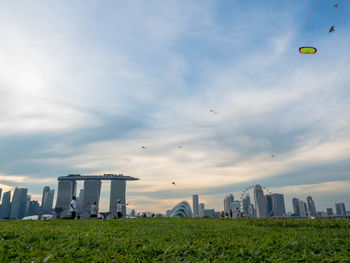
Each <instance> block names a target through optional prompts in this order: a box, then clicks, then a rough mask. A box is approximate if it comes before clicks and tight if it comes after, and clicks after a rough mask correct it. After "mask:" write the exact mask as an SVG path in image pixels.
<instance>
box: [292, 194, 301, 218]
mask: <svg viewBox="0 0 350 263" xmlns="http://www.w3.org/2000/svg"><path fill="white" fill-rule="evenodd" d="M292 203H293V214H294V216H300V208H299V199H298V198H293V199H292Z"/></svg>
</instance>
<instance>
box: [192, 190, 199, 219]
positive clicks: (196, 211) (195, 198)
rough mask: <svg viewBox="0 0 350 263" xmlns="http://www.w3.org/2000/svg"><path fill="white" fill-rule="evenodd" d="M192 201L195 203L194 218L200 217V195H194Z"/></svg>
mask: <svg viewBox="0 0 350 263" xmlns="http://www.w3.org/2000/svg"><path fill="white" fill-rule="evenodd" d="M192 201H193V217H199V213H198V209H199V206H198V195H193V196H192Z"/></svg>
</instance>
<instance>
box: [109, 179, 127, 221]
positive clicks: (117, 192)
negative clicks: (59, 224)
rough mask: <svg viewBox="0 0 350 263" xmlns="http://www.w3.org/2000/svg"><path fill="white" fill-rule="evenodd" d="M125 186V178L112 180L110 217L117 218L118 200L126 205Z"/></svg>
mask: <svg viewBox="0 0 350 263" xmlns="http://www.w3.org/2000/svg"><path fill="white" fill-rule="evenodd" d="M125 188H126V181H125V180H116V181H111V191H110V197H109V212H111V214H110V218H115V217H116V216H117V201H118V200H120V203H121V204H123V205H125ZM125 212H126V211H124V215H123V217H125V216H126V215H125Z"/></svg>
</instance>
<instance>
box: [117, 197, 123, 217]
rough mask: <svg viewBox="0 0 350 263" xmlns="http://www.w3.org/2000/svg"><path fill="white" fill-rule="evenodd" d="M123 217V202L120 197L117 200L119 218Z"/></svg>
mask: <svg viewBox="0 0 350 263" xmlns="http://www.w3.org/2000/svg"><path fill="white" fill-rule="evenodd" d="M122 217H123V204H122V203H121V201H120V199H118V201H117V219H119V218H122Z"/></svg>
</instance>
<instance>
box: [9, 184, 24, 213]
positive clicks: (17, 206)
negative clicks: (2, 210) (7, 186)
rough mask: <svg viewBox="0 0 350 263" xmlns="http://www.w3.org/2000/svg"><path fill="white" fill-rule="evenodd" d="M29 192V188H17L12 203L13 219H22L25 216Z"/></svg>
mask: <svg viewBox="0 0 350 263" xmlns="http://www.w3.org/2000/svg"><path fill="white" fill-rule="evenodd" d="M27 192H28V189H27V188H17V187H16V188H15V192H14V193H13V197H12V203H11V213H10V217H11V218H15V219H22V218H23V217H24V216H25V212H26V204H27V203H26V201H27Z"/></svg>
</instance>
